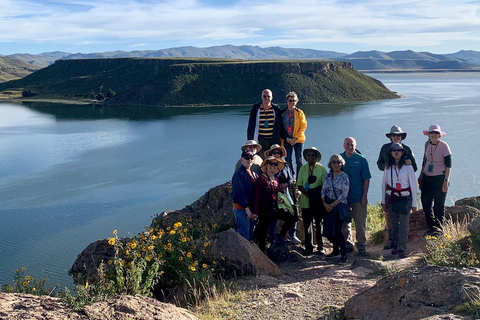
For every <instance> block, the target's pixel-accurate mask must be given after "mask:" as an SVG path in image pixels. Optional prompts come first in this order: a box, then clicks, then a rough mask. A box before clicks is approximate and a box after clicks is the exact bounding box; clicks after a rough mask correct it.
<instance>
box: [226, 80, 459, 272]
mask: <svg viewBox="0 0 480 320" xmlns="http://www.w3.org/2000/svg"><path fill="white" fill-rule="evenodd" d="M261 98H262V102H261V103H258V104H255V105H254V106H253V108H252V110H251V113H250V118H249V122H248V128H247V142H246V143H245V144H244V145H243V146H242V147H241V150H242V153H241V158H240V160H239V161H238V163H237V165H236V166H235V173H234V175H233V177H232V200H233V211H234V215H235V224H236V228H237V232H238V233H239V234H240V235H242V236H243V237H244V238H245V239H247V240H248V241H255V242H256V243H257V244H258V246H259V248H260V250H262V251H263V252H266V246H267V240H268V242H269V243H270V244H271V245H274V244H277V243H279V244H285V243H289V242H292V243H295V244H299V243H300V239H298V237H297V236H296V227H297V221H298V216H299V214H301V217H302V220H303V226H304V235H305V238H304V241H303V243H304V246H305V249H304V253H305V254H307V255H309V254H312V253H313V250H314V237H315V238H316V241H317V248H316V250H317V253H318V254H319V255H325V250H324V245H323V237H325V238H327V239H328V240H329V241H330V242H331V243H332V245H333V250H332V251H331V252H330V253H329V254H328V255H326V258H339V260H338V263H341V264H343V263H346V262H347V261H348V258H347V253H349V252H353V251H354V247H356V248H357V251H358V255H360V256H364V255H366V254H367V253H366V221H367V204H368V198H367V194H368V190H369V186H370V179H371V174H370V170H369V165H368V162H367V160H366V158H365V157H364V156H363V155H362V154H361V153H360V152H359V151H358V149H357V143H356V140H355V139H354V138H353V137H347V138H345V140H344V143H343V148H344V152H342V153H340V154H333V155H332V156H331V157H330V158H329V160H328V164H327V167H328V169H329V171H328V172H327V169H326V168H325V167H324V166H323V165H322V164H321V163H320V161H321V159H322V154H321V152H320V151H319V150H318V149H317V148H316V147H313V146H312V147H309V148H305V149H304V142H305V140H306V139H305V130H306V128H307V120H306V117H305V114H304V113H303V111H302V110H300V109H299V108H298V107H297V103H298V96H297V94H296V93H295V92H289V93H288V94H287V95H286V100H287V105H288V107H287V108H285V109H284V110H281V109H280V107H279V106H278V105H276V104H273V103H272V100H273V94H272V91H271V90H269V89H265V90H263V92H262V97H261ZM423 133H424V134H425V135H427V136H428V140H427V141H426V143H425V148H424V156H423V160H422V167H421V172H420V176H419V177H418V179H416V178H415V172H416V171H417V169H418V167H417V163H416V161H415V157H414V154H413V151H412V149H411V148H410V147H408V146H407V145H405V144H404V142H403V140H405V138H406V136H407V133H406V132H403V131H402V129H401V128H400V127H399V126H397V125H394V126H392V127H391V129H390V132H388V133H387V134H386V136H387V138H389V139H390V141H389V142H388V143H386V144H384V145H383V146H382V148H381V150H380V153H379V157H378V161H377V166H378V169H379V170H381V171H383V172H384V175H383V180H382V201H381V203H382V208H383V209H384V211H385V213H386V215H385V220H386V229H387V230H388V244H387V245H386V246H385V247H384V249H385V250H390V249H391V253H392V254H393V255H397V256H398V257H399V258H402V257H405V256H406V243H407V237H408V223H409V215H410V213H411V212H414V211H416V210H417V182H418V186H419V188H420V190H421V202H422V207H423V211H424V213H425V218H426V222H427V225H428V230H427V231H426V232H425V234H426V235H439V234H441V233H442V223H443V220H444V205H445V199H446V193H447V191H448V186H449V180H450V170H451V151H450V147H449V146H448V144H447V143H446V142H444V141H442V140H441V137H443V136H444V135H445V133H444V132H443V131H442V130H441V129H440V126H439V125H436V124H434V125H431V126H430V127H429V128H428V129H427V130H425V131H423ZM262 150H263V151H264V152H263V154H262V153H261V151H262ZM294 154H295V158H293V155H294ZM293 159H295V167H294V163H293ZM304 161H305V164H304ZM433 203H434V204H435V205H434V206H433ZM432 206H433V210H432ZM352 219H353V220H354V221H355V229H356V230H355V236H356V242H354V240H353V237H352V231H351V228H352V227H351V220H352ZM278 220H281V221H283V225H282V226H281V228H280V230H279V231H278V232H277V230H278V229H279V228H277V222H278ZM314 229H315V234H314V232H313V230H314Z"/></svg>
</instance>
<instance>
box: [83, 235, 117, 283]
mask: <svg viewBox="0 0 480 320" xmlns="http://www.w3.org/2000/svg"><path fill="white" fill-rule="evenodd" d="M113 234H117V229H115V230H113ZM87 283H88V282H87Z"/></svg>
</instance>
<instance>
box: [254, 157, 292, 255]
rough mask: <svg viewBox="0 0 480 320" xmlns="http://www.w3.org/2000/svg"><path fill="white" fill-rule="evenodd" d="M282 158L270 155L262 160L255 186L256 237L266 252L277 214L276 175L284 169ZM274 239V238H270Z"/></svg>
mask: <svg viewBox="0 0 480 320" xmlns="http://www.w3.org/2000/svg"><path fill="white" fill-rule="evenodd" d="M283 167H284V163H283V160H282V159H279V158H275V157H268V158H266V159H265V160H263V162H262V167H261V169H262V172H263V173H262V174H261V175H260V176H259V177H258V178H257V180H256V181H255V185H254V187H253V212H252V213H253V214H254V215H256V216H258V223H257V226H256V228H255V237H256V240H257V242H258V247H259V248H260V250H262V252H266V237H267V232H268V225H269V222H270V219H271V217H274V216H276V215H277V210H278V207H277V193H278V191H279V183H278V179H277V177H275V175H276V174H277V173H279V172H280V171H282V169H283ZM270 241H272V239H270Z"/></svg>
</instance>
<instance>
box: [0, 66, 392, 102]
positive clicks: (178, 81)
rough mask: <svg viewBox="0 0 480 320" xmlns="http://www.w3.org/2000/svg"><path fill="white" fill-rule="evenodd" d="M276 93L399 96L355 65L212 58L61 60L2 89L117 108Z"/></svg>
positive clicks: (319, 98)
mask: <svg viewBox="0 0 480 320" xmlns="http://www.w3.org/2000/svg"><path fill="white" fill-rule="evenodd" d="M264 88H270V89H272V91H273V92H275V94H276V95H277V96H284V95H285V94H286V93H287V92H289V91H292V90H293V91H296V92H297V93H299V95H300V96H301V98H302V102H303V103H337V102H357V101H371V100H379V99H393V98H398V97H399V96H398V95H397V94H396V93H395V92H392V91H390V90H388V88H386V87H385V86H384V85H383V84H382V83H381V82H380V81H378V80H375V79H373V78H371V77H369V76H367V75H365V74H363V73H360V72H358V71H356V70H355V69H354V68H353V66H352V64H351V63H350V62H341V61H322V60H305V61H299V60H291V61H285V60H281V61H264V60H262V61H253V60H238V59H206V58H111V59H78V60H58V61H56V62H55V63H54V64H52V65H50V66H48V67H46V68H43V69H41V70H38V71H36V72H34V73H32V74H30V75H28V76H26V77H24V78H22V79H18V80H13V81H9V82H5V83H0V91H2V92H3V93H4V94H0V97H1V96H4V97H5V96H6V95H5V92H8V93H10V94H11V93H15V92H17V93H19V94H18V96H20V97H22V98H24V99H25V98H28V99H43V100H44V99H51V100H70V101H77V102H79V103H85V102H90V103H103V104H106V105H113V106H182V105H242V104H248V105H250V104H252V103H253V102H255V101H257V100H258V99H259V92H260V91H261V90H262V89H264Z"/></svg>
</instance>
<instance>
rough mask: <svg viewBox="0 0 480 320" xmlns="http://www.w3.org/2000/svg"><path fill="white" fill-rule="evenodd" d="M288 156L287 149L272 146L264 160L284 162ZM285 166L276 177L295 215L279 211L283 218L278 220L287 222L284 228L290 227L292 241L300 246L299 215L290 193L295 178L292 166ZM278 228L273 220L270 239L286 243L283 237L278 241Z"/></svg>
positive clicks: (265, 154) (280, 217) (270, 227)
mask: <svg viewBox="0 0 480 320" xmlns="http://www.w3.org/2000/svg"><path fill="white" fill-rule="evenodd" d="M286 155H287V152H286V150H285V148H284V147H282V146H280V145H278V144H274V145H272V146H271V147H270V149H269V150H267V151H265V152H264V158H265V159H266V158H268V157H275V158H277V159H282V160H283V158H285V157H286ZM284 165H285V166H284V168H283V170H282V171H280V172H279V173H277V174H276V175H275V176H276V177H277V179H278V183H279V184H280V186H279V189H280V192H281V193H283V194H284V195H285V197H286V200H287V201H288V202H289V203H288V204H289V207H290V208H292V209H293V210H294V214H293V215H290V214H284V211H282V210H279V214H281V216H279V217H278V219H279V220H283V221H284V222H285V223H284V226H285V224H286V225H287V226H290V227H289V233H290V234H289V235H290V237H289V238H290V240H291V241H292V243H294V244H299V243H301V241H300V239H298V238H297V236H296V234H295V231H296V222H297V220H298V213H297V210H296V206H295V205H294V200H293V198H292V197H291V195H290V192H289V190H290V187H291V186H293V185H294V184H295V178H294V176H293V172H292V169H291V167H290V165H289V164H288V163H287V162H284ZM276 226H277V219H272V220H271V221H270V226H269V228H268V230H269V237H270V238H274V239H275V240H276V241H278V242H285V241H284V239H283V238H281V237H280V238H279V239H276V235H275V231H276ZM281 233H282V232H281Z"/></svg>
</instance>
